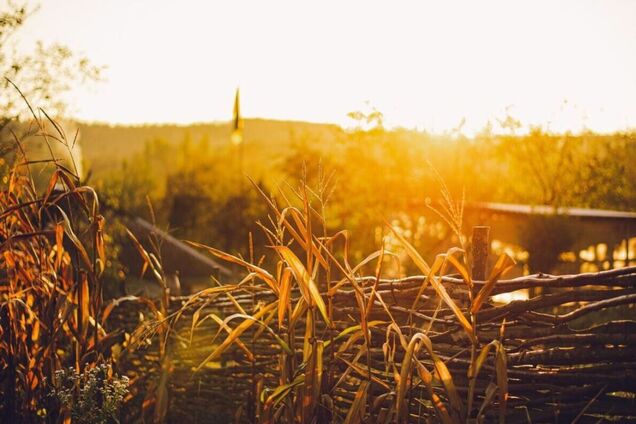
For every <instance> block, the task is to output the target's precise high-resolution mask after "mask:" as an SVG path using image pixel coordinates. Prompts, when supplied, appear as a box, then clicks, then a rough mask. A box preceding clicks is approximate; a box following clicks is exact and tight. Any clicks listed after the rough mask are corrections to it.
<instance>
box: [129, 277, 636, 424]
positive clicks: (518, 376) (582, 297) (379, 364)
mask: <svg viewBox="0 0 636 424" xmlns="http://www.w3.org/2000/svg"><path fill="white" fill-rule="evenodd" d="M423 280H424V277H418V276H414V277H410V278H405V279H399V280H380V281H379V284H378V285H377V290H378V293H379V294H380V295H381V297H382V299H384V302H385V303H386V306H387V307H388V309H389V311H390V312H391V314H392V315H393V318H394V319H395V320H396V321H397V322H398V323H400V326H401V329H402V332H403V334H404V335H405V336H406V337H407V338H408V337H409V336H410V335H412V334H415V333H417V332H425V333H426V334H427V335H428V337H430V340H431V341H432V344H433V347H434V350H435V352H436V353H437V355H439V357H440V358H441V359H442V360H443V361H444V362H445V363H446V365H447V367H448V369H449V370H450V372H451V374H452V377H453V380H454V383H455V385H456V386H457V387H458V391H459V393H460V394H465V393H466V392H467V391H468V387H469V383H470V382H469V379H468V377H467V375H468V368H469V365H470V349H469V348H467V346H469V345H470V343H469V342H468V340H467V336H466V334H465V333H464V332H463V331H462V329H461V327H460V326H459V325H458V323H457V320H456V319H453V316H452V313H451V311H450V310H449V309H445V308H443V307H442V308H439V305H440V302H439V298H438V297H437V296H436V294H435V292H434V291H433V290H432V289H430V288H429V289H426V290H425V291H424V294H423V296H422V297H421V302H420V304H419V306H418V308H417V311H415V312H414V313H410V312H409V307H410V305H411V304H412V302H413V299H414V297H415V296H416V294H417V292H418V290H419V288H420V286H421V285H422V283H423ZM358 282H359V283H360V285H361V286H362V287H363V290H364V292H365V293H367V294H368V293H369V291H370V290H371V289H370V287H371V286H372V285H373V283H374V282H375V278H371V277H370V278H361V279H359V281H358ZM443 283H444V285H445V287H446V288H447V290H448V292H449V294H450V295H451V296H452V297H453V299H455V300H456V301H457V302H458V303H460V304H461V302H462V300H467V299H468V291H467V288H466V286H465V285H464V284H463V281H462V280H461V279H458V278H450V277H444V278H443ZM483 284H484V283H483V282H480V281H476V282H475V289H479V287H480V286H482V285H483ZM520 289H529V290H531V292H532V293H534V294H536V295H534V296H532V297H531V298H530V299H528V300H517V301H512V302H510V303H507V304H499V305H498V306H497V304H496V303H495V302H493V301H492V299H491V300H490V302H489V304H488V305H486V306H485V307H484V308H482V309H481V310H480V311H479V313H478V315H477V320H476V321H477V329H478V334H479V339H480V346H481V347H483V346H484V345H486V344H487V343H489V342H490V341H492V340H499V341H501V343H502V344H503V346H504V347H505V350H506V357H507V380H508V382H507V384H508V390H509V396H508V400H507V407H506V416H505V420H506V422H510V423H516V422H519V423H527V422H532V423H540V422H550V423H554V422H572V421H573V420H577V421H578V422H603V421H604V420H607V421H608V422H609V421H610V420H611V421H617V422H636V398H635V397H636V307H635V305H636V267H632V268H624V269H617V270H610V271H603V272H599V273H595V274H580V275H568V276H549V275H533V276H528V277H523V278H516V279H512V280H502V281H499V282H498V283H497V285H496V287H495V289H494V291H493V292H492V294H491V296H494V295H497V294H502V293H511V292H513V291H517V290H520ZM537 293H539V294H537ZM292 296H293V297H297V296H298V294H295V295H294V294H293V295H292ZM272 300H273V298H271V296H270V295H269V294H266V293H264V292H261V291H259V290H258V289H253V290H250V289H249V288H246V289H245V292H244V293H243V294H240V295H235V296H234V300H230V299H229V298H228V297H226V296H223V295H221V296H217V297H215V298H214V299H208V298H206V297H201V298H199V299H197V300H196V301H195V302H193V303H192V305H191V307H190V308H188V311H190V312H187V313H185V314H184V315H182V316H181V317H180V318H179V320H178V321H176V323H175V326H174V330H175V331H174V332H173V334H174V335H173V337H172V340H171V343H170V346H171V349H170V359H171V361H170V362H171V367H172V368H171V372H170V374H169V396H170V401H169V408H168V415H167V419H168V421H169V422H201V423H203V422H210V423H214V422H218V423H221V422H233V421H235V420H237V421H242V422H249V421H257V420H258V417H259V414H261V412H262V411H260V408H261V406H260V405H262V400H259V393H261V392H262V391H263V389H264V388H270V389H273V388H275V387H277V386H278V385H279V384H280V383H281V382H280V381H279V380H278V375H279V372H278V370H279V366H280V364H279V353H280V352H281V347H280V346H279V345H278V344H276V343H274V342H273V340H272V337H270V336H269V335H268V334H267V332H264V331H262V330H259V328H260V327H259V328H257V327H256V326H254V327H253V328H250V329H249V330H248V331H246V332H245V333H244V334H243V335H242V336H241V340H242V341H243V343H244V344H245V346H246V347H247V348H249V351H251V352H252V353H253V355H254V357H253V360H250V359H249V358H247V356H246V354H245V352H244V351H243V350H242V349H241V348H240V347H238V346H236V345H235V346H233V347H232V348H231V349H230V350H228V351H227V352H226V353H224V354H223V355H222V358H221V359H220V360H218V361H216V362H210V363H207V364H205V365H204V366H203V367H202V368H201V369H200V370H198V371H197V372H194V369H195V368H196V367H197V366H199V365H200V364H201V362H202V361H204V359H205V358H206V357H207V356H208V355H209V353H210V352H211V351H212V349H213V347H214V346H215V345H218V343H219V340H218V339H217V340H216V341H214V342H213V337H214V335H215V334H216V333H217V332H218V330H219V328H218V325H217V323H216V322H215V321H214V320H212V319H208V320H205V321H204V322H203V323H201V324H200V325H197V327H196V329H195V330H194V331H193V332H192V331H191V324H192V313H194V311H197V310H199V312H197V314H198V317H203V316H205V315H207V314H210V313H213V314H215V315H216V316H218V317H227V316H230V315H232V314H235V313H236V312H237V305H236V302H237V303H238V304H239V305H240V306H241V307H242V308H243V309H245V310H246V311H252V310H253V309H254V307H255V305H257V304H258V303H259V302H264V301H266V302H269V301H272ZM188 301H189V298H187V297H181V298H173V299H172V305H173V307H174V310H175V311H176V310H178V309H179V308H180V307H181V306H182V305H183V304H184V303H186V302H188ZM331 301H332V302H333V303H332V305H333V312H334V322H335V328H334V329H331V330H330V329H327V328H325V327H324V326H323V327H320V326H319V327H318V330H317V331H318V334H322V335H323V337H329V336H328V334H329V332H331V334H333V335H334V337H333V338H334V341H333V343H330V345H329V346H327V347H326V348H325V351H324V354H323V357H324V373H323V376H322V378H323V380H324V381H323V384H329V386H328V387H334V388H333V390H331V391H330V392H329V393H328V395H327V396H325V397H324V401H325V405H327V406H328V408H327V406H325V409H330V412H329V413H325V414H323V415H320V416H319V417H318V418H319V420H318V421H320V420H328V421H331V422H342V421H343V420H344V419H345V416H346V415H347V411H348V410H349V408H350V406H351V403H352V401H353V399H354V396H355V393H356V391H357V390H358V387H359V386H360V384H361V382H362V380H363V378H362V377H361V375H360V374H358V373H356V372H352V370H351V366H350V365H351V364H358V365H359V367H361V368H363V369H367V368H370V369H371V370H372V373H373V375H374V376H375V377H376V378H377V379H378V380H384V381H386V382H387V385H388V386H391V385H393V384H394V381H393V380H394V378H395V377H394V372H393V371H392V370H390V369H386V366H385V363H386V361H385V354H386V346H385V343H387V334H386V331H385V330H384V329H381V330H380V329H379V328H380V327H378V328H377V329H376V328H374V327H372V328H371V329H370V331H371V345H370V346H371V348H370V349H369V351H370V355H369V358H370V360H371V363H370V364H367V363H366V360H367V356H366V355H360V354H359V349H358V344H359V340H355V339H354V340H352V339H351V338H350V337H344V336H343V337H340V338H337V337H336V336H337V335H338V334H340V332H342V331H343V330H345V329H347V328H350V327H351V326H352V325H354V324H356V323H358V321H357V319H356V313H357V312H356V301H355V296H354V293H353V291H351V290H344V289H343V290H339V291H338V292H337V293H336V294H335V295H334V296H333V298H332V299H331ZM128 312H130V311H128ZM126 316H127V317H128V318H129V319H133V318H135V317H136V315H135V314H130V313H127V314H124V315H121V316H120V320H123V321H125V320H126ZM197 319H198V318H197ZM388 319H389V317H388V316H387V313H386V311H385V310H384V309H383V308H382V307H379V305H378V307H376V308H374V309H373V312H372V316H370V317H369V320H370V321H383V322H385V321H388ZM409 323H410V324H409ZM132 325H133V324H132V323H131V324H130V326H131V327H132ZM270 325H271V326H276V323H275V321H274V322H273V323H270ZM325 334H327V336H324V335H325ZM298 345H299V346H302V339H301V340H299V341H298ZM300 354H301V353H299V355H300ZM394 354H395V356H396V357H395V358H394V362H395V363H397V364H400V363H401V361H402V356H403V352H402V351H401V350H399V349H397V350H395V353H394ZM418 358H419V359H420V360H421V361H422V362H423V363H424V364H426V365H427V366H428V367H429V368H432V367H433V364H432V363H431V361H430V358H428V357H427V354H426V353H425V352H424V350H422V351H421V353H420V354H418ZM123 363H126V364H128V365H127V366H128V367H129V369H128V371H129V373H130V374H132V375H133V376H137V377H139V379H140V380H139V381H138V386H140V387H148V386H147V385H146V386H144V384H146V383H148V381H150V380H151V379H152V376H155V377H156V375H157V373H158V372H159V371H158V365H157V364H158V361H157V355H156V352H155V351H154V350H153V349H152V347H150V348H147V349H140V350H138V351H136V352H135V353H134V354H130V355H128V356H126V357H125V361H123ZM495 374H496V373H495V366H494V361H493V359H488V361H487V362H486V363H485V365H484V366H483V368H482V371H481V372H480V374H479V375H478V376H477V378H476V380H475V394H476V399H475V403H476V405H480V404H481V403H482V402H483V399H484V397H486V396H490V395H492V393H490V394H489V392H492V390H490V389H489V385H491V383H492V382H493V381H494V380H495V378H496V376H495ZM143 380H147V381H146V383H143ZM148 384H150V387H151V389H152V383H148ZM370 387H371V388H370V396H371V399H372V400H373V406H372V410H370V411H368V412H369V413H370V414H371V415H370V416H373V417H374V419H375V421H374V422H382V419H383V417H385V416H386V414H387V413H388V410H389V407H390V403H391V396H392V394H391V393H390V392H389V393H387V390H386V389H385V387H383V386H382V385H381V384H380V383H379V382H376V383H372V384H371V386H370ZM440 396H442V398H443V396H444V394H443V392H441V393H440ZM492 397H493V399H492V406H493V407H492V408H489V409H488V410H487V411H486V412H485V415H484V417H485V421H486V422H489V421H496V420H497V419H498V409H497V408H496V405H497V404H498V402H499V401H500V400H498V398H497V396H496V395H492ZM142 398H143V390H140V391H139V392H138V393H137V399H136V401H135V400H133V401H131V402H129V410H131V411H132V410H138V408H137V407H138V406H139V404H140V403H141V402H142ZM442 400H444V399H442ZM407 402H408V412H409V414H408V415H409V417H410V420H409V421H410V422H414V423H415V422H437V416H436V415H435V411H434V409H433V408H432V406H431V403H430V397H429V396H428V394H427V393H426V391H425V390H423V387H422V386H421V385H417V384H415V382H414V384H412V385H411V387H410V390H409V391H408V395H407ZM325 417H327V418H325Z"/></svg>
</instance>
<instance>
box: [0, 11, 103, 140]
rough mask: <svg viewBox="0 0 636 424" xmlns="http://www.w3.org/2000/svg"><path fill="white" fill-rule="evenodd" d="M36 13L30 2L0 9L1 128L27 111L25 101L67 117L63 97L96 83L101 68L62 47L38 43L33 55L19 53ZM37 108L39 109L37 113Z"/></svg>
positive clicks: (51, 112) (55, 114)
mask: <svg viewBox="0 0 636 424" xmlns="http://www.w3.org/2000/svg"><path fill="white" fill-rule="evenodd" d="M36 11H37V7H33V6H30V5H29V4H28V2H20V3H17V2H14V1H11V0H10V1H9V2H8V3H7V4H5V5H4V6H0V73H1V74H2V77H3V78H2V81H1V82H0V84H1V85H2V88H3V89H2V91H0V129H2V128H4V127H5V126H6V125H7V124H8V123H9V122H10V121H11V120H12V119H14V118H17V117H20V116H21V115H24V114H25V113H27V112H28V109H27V108H26V107H25V104H24V99H23V98H22V95H20V93H19V92H18V90H16V89H14V87H13V86H12V84H11V83H13V84H15V86H16V87H18V88H19V89H20V91H21V92H22V94H23V95H24V97H25V98H26V99H28V101H29V102H30V103H31V105H33V106H34V107H35V108H37V109H42V110H45V111H46V112H47V113H48V114H49V115H51V116H58V115H62V114H64V112H66V108H67V102H66V101H65V98H64V94H65V93H66V92H68V91H69V90H70V89H71V86H72V84H73V83H77V82H87V81H92V80H97V79H99V77H100V73H101V71H102V68H101V67H98V66H95V65H93V64H92V63H91V62H90V60H88V59H87V58H86V57H84V56H82V55H78V54H77V53H74V52H72V51H71V50H70V49H69V48H68V47H66V46H64V45H61V44H57V43H54V44H50V45H46V44H45V43H44V42H41V41H39V42H38V43H37V44H36V46H35V47H34V49H33V51H31V52H26V53H25V52H19V51H18V49H17V47H16V39H17V37H19V33H20V30H21V29H22V28H23V26H24V23H25V22H26V21H27V20H28V19H29V17H31V16H32V15H33V13H35V12H36ZM37 109H36V110H37Z"/></svg>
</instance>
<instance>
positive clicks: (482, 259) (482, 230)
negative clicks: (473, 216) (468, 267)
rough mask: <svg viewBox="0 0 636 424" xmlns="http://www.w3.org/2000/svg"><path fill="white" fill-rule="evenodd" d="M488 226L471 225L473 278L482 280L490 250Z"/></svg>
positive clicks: (484, 276) (484, 277) (484, 275)
mask: <svg viewBox="0 0 636 424" xmlns="http://www.w3.org/2000/svg"><path fill="white" fill-rule="evenodd" d="M489 235H490V227H486V226H476V227H473V243H472V249H473V273H472V276H473V280H479V281H484V280H485V279H486V264H487V263H488V252H489V251H490V240H489Z"/></svg>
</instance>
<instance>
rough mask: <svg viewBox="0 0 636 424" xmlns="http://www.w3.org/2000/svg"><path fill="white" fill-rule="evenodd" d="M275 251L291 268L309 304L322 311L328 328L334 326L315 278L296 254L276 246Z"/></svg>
mask: <svg viewBox="0 0 636 424" xmlns="http://www.w3.org/2000/svg"><path fill="white" fill-rule="evenodd" d="M274 249H275V250H276V251H277V252H278V253H279V254H280V255H281V257H282V258H283V259H284V260H285V262H287V264H288V265H289V267H290V268H291V270H292V272H293V274H294V277H295V278H296V281H297V282H298V285H299V286H300V288H301V293H302V294H303V296H304V297H305V301H306V302H307V304H308V305H315V306H316V307H317V308H318V310H319V311H320V314H321V315H322V317H323V319H324V320H325V323H327V325H328V326H331V325H332V324H331V321H330V320H329V315H328V314H327V307H326V305H325V302H324V301H323V300H322V296H321V295H320V292H319V291H318V286H316V283H315V282H314V280H313V278H311V276H310V275H309V273H308V272H307V269H306V268H305V266H304V265H303V264H302V262H301V261H300V259H298V257H297V256H296V255H295V254H294V252H292V251H291V249H290V248H288V247H287V246H274Z"/></svg>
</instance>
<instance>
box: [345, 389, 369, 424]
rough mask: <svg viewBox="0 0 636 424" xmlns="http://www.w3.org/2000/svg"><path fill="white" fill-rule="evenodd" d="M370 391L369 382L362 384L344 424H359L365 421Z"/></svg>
mask: <svg viewBox="0 0 636 424" xmlns="http://www.w3.org/2000/svg"><path fill="white" fill-rule="evenodd" d="M368 389H369V382H368V381H366V380H365V381H363V382H362V383H361V384H360V387H359V388H358V391H357V392H356V396H355V398H354V399H353V402H352V403H351V407H350V408H349V411H348V412H347V416H346V417H345V420H344V424H358V423H361V422H362V421H363V420H364V416H365V409H366V401H367V391H368Z"/></svg>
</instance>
